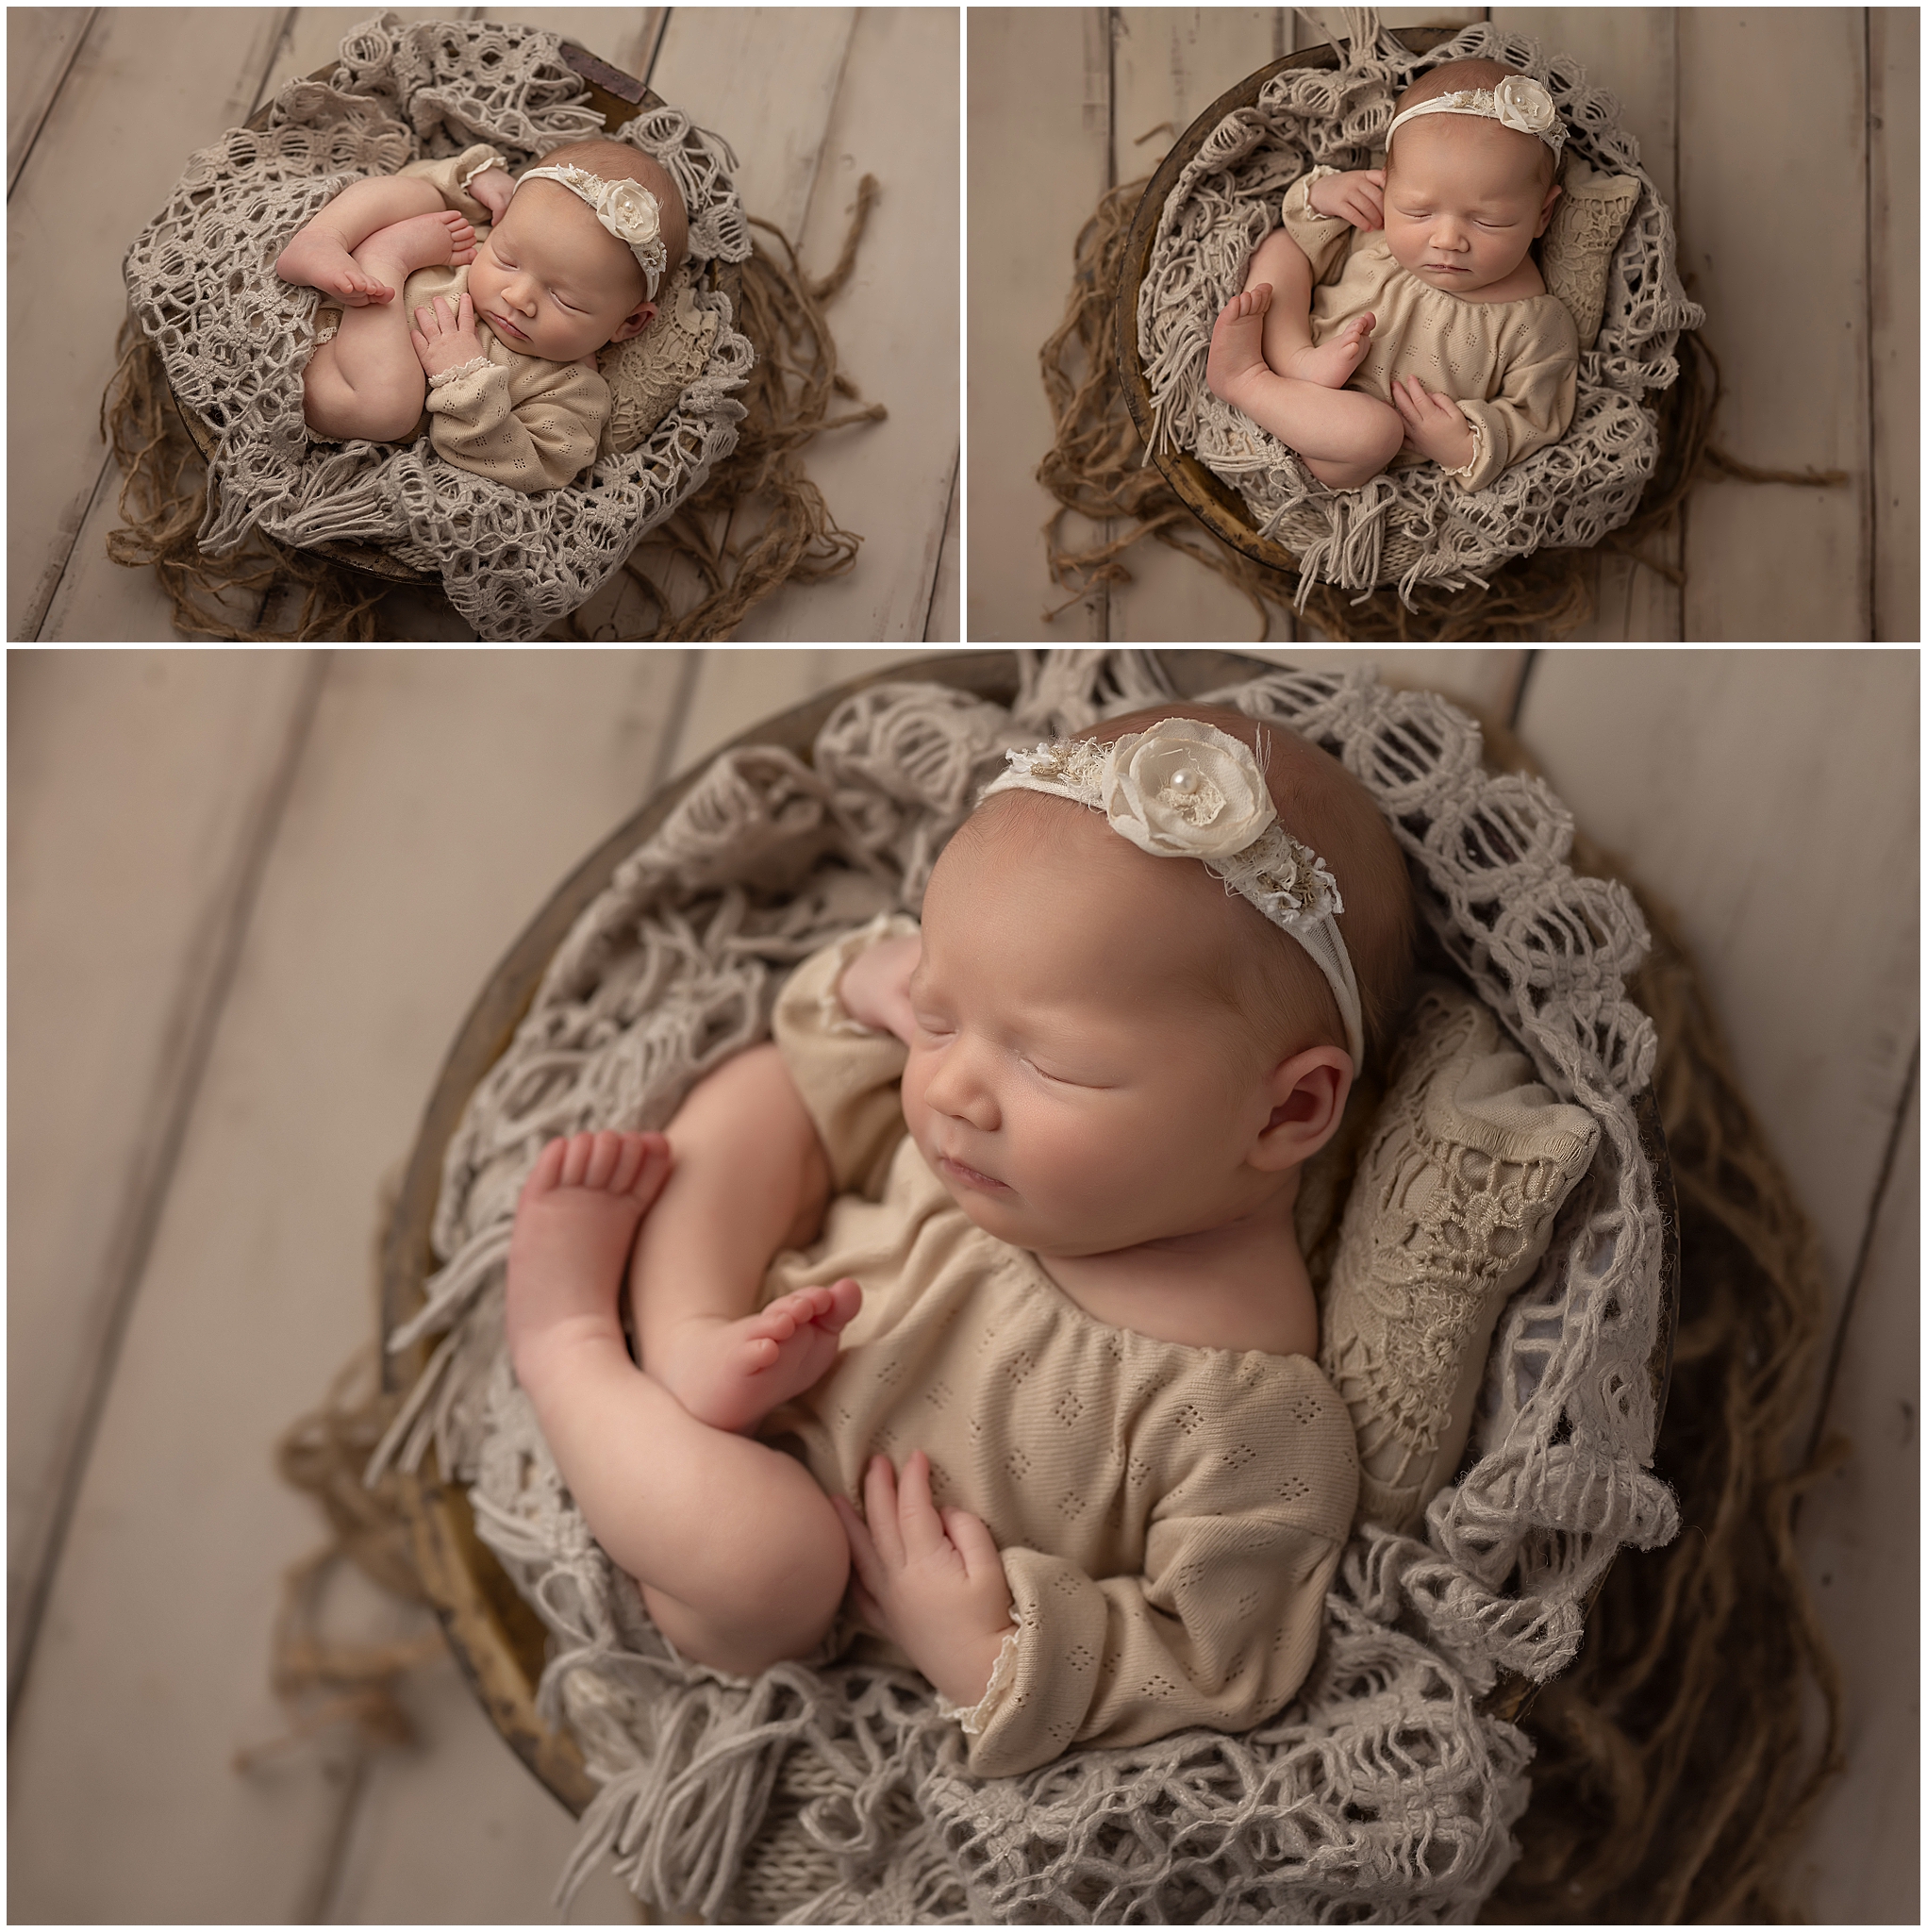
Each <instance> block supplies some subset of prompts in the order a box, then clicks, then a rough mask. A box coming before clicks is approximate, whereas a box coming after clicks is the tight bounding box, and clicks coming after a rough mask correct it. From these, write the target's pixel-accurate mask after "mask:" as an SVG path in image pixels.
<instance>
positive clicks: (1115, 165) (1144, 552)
mask: <svg viewBox="0 0 1927 1932" xmlns="http://www.w3.org/2000/svg"><path fill="white" fill-rule="evenodd" d="M1114 20H1115V27H1114V30H1113V33H1112V37H1111V89H1112V100H1113V102H1114V104H1115V106H1114V110H1113V112H1112V115H1111V123H1112V129H1113V134H1112V142H1111V153H1112V174H1113V178H1114V179H1116V180H1119V181H1129V180H1132V179H1134V178H1136V177H1137V176H1138V175H1146V174H1149V173H1150V172H1151V171H1152V170H1154V169H1155V167H1156V166H1157V164H1158V162H1159V161H1160V160H1161V159H1162V158H1164V156H1165V154H1166V153H1167V152H1168V151H1169V150H1170V149H1171V146H1173V145H1174V144H1175V142H1177V141H1178V139H1179V138H1180V137H1181V136H1182V135H1183V134H1184V133H1185V131H1186V129H1187V128H1188V127H1189V126H1190V125H1191V123H1192V122H1193V121H1195V120H1196V119H1197V118H1198V116H1199V115H1200V114H1202V113H1203V112H1204V110H1205V108H1208V107H1210V105H1211V104H1212V102H1213V101H1215V100H1216V99H1217V98H1218V97H1219V95H1220V94H1221V93H1223V92H1225V91H1226V90H1227V89H1228V88H1232V87H1236V86H1237V85H1238V82H1239V81H1240V80H1242V79H1243V78H1244V77H1245V75H1248V74H1251V73H1253V72H1254V70H1255V69H1257V68H1260V67H1262V66H1264V65H1265V64H1266V63H1267V62H1268V61H1270V60H1271V59H1273V58H1276V56H1275V54H1274V52H1273V48H1274V46H1275V44H1276V42H1277V41H1278V38H1279V34H1280V30H1281V22H1280V17H1279V13H1278V9H1277V8H1272V7H1183V8H1178V7H1142V8H1139V7H1129V8H1118V9H1117V10H1116V13H1115V15H1114ZM1146 135H1149V136H1150V139H1149V140H1145V139H1143V137H1145V136H1146ZM1183 535H1184V541H1186V542H1188V543H1193V544H1196V545H1197V546H1198V547H1199V548H1200V549H1208V548H1209V547H1210V546H1211V541H1212V540H1211V537H1210V534H1209V532H1208V531H1207V530H1206V529H1205V527H1204V525H1203V524H1202V523H1197V522H1192V523H1190V524H1189V525H1188V527H1187V528H1186V529H1185V530H1184V532H1183ZM1121 562H1122V563H1123V565H1124V567H1125V568H1126V569H1127V570H1128V571H1129V572H1130V573H1131V577H1130V581H1129V582H1128V583H1121V584H1114V585H1112V587H1111V591H1110V598H1109V629H1108V632H1107V635H1108V636H1109V637H1110V639H1111V640H1112V641H1114V642H1120V643H1122V642H1142V643H1160V642H1164V641H1170V640H1176V639H1193V640H1197V641H1232V640H1240V641H1241V640H1244V639H1247V638H1257V637H1259V636H1260V635H1261V630H1260V619H1259V617H1258V613H1257V612H1256V611H1255V610H1254V609H1253V608H1252V605H1251V601H1250V600H1249V599H1248V598H1247V597H1246V596H1245V595H1244V593H1243V592H1242V591H1238V590H1236V589H1234V588H1233V587H1232V585H1230V584H1229V583H1227V582H1226V581H1225V579H1224V578H1222V577H1221V576H1220V575H1218V574H1217V573H1216V572H1215V571H1212V570H1209V569H1206V568H1205V567H1204V566H1203V565H1201V564H1198V563H1195V562H1193V561H1192V559H1191V558H1188V557H1182V556H1180V555H1179V554H1178V553H1177V552H1176V551H1174V550H1172V549H1171V547H1170V546H1169V545H1168V544H1164V543H1160V542H1158V541H1156V540H1155V539H1151V540H1149V541H1144V542H1140V543H1138V544H1137V545H1135V546H1134V547H1133V548H1132V549H1131V550H1129V551H1127V552H1126V553H1125V554H1124V556H1123V558H1121ZM1281 594H1283V595H1287V596H1288V594H1289V592H1288V591H1285V590H1284V589H1283V588H1282V585H1281ZM1290 635H1291V625H1290V620H1289V619H1288V618H1285V617H1283V616H1281V615H1278V614H1275V613H1274V614H1273V617H1272V619H1271V637H1272V639H1273V640H1274V641H1275V640H1276V639H1277V638H1278V637H1280V636H1283V637H1286V638H1288V637H1289V636H1290Z"/></svg>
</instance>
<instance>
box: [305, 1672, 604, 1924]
mask: <svg viewBox="0 0 1927 1932" xmlns="http://www.w3.org/2000/svg"><path fill="white" fill-rule="evenodd" d="M405 1702H406V1704H407V1710H408V1714H409V1716H410V1718H411V1719H412V1720H413V1721H414V1723H415V1725H416V1727H417V1732H418V1735H419V1737H420V1739H421V1747H420V1748H421V1752H422V1754H423V1755H422V1756H421V1757H417V1758H413V1759H412V1760H411V1757H404V1756H401V1755H398V1754H395V1753H391V1752H385V1753H383V1754H381V1755H380V1756H379V1757H376V1758H375V1759H374V1762H373V1764H372V1765H371V1766H370V1769H369V1781H368V1788H367V1791H366V1794H365V1797H364V1799H363V1802H362V1803H361V1804H360V1805H359V1806H358V1807H357V1810H356V1817H355V1825H354V1830H353V1832H352V1834H351V1836H350V1838H349V1840H348V1843H347V1845H346V1848H345V1853H344V1857H343V1858H342V1861H341V1870H340V1871H339V1873H338V1874H336V1877H335V1882H334V1885H333V1887H332V1891H331V1896H330V1898H329V1902H328V1903H329V1909H328V1914H327V1916H328V1919H329V1921H330V1922H331V1923H333V1924H349V1925H528V1924H537V1925H540V1924H551V1923H553V1922H554V1921H555V1919H556V1909H555V1907H554V1905H553V1904H552V1903H551V1900H552V1897H553V1894H554V1891H555V1888H556V1881H557V1879H558V1878H559V1877H560V1876H561V1874H562V1867H563V1865H564V1864H565V1863H566V1862H567V1861H568V1857H569V1854H570V1853H571V1851H572V1850H573V1848H574V1844H575V1821H574V1820H573V1818H572V1817H570V1815H569V1813H568V1811H567V1810H566V1809H565V1808H564V1807H562V1806H561V1805H560V1804H559V1803H557V1800H556V1799H554V1798H552V1797H551V1796H550V1795H549V1793H548V1792H547V1791H546V1790H543V1789H542V1787H541V1786H540V1784H538V1783H537V1781H536V1779H535V1778H534V1777H533V1776H532V1775H531V1774H530V1773H529V1771H528V1768H527V1767H526V1766H525V1765H524V1764H523V1761H522V1759H521V1758H519V1757H516V1755H515V1753H514V1752H513V1751H512V1750H511V1749H510V1748H509V1746H508V1745H507V1742H506V1741H505V1740H503V1739H502V1738H501V1737H500V1736H498V1735H497V1733H496V1732H495V1731H494V1730H493V1729H492V1728H491V1727H490V1724H489V1720H488V1719H487V1717H485V1716H484V1715H483V1713H482V1707H481V1705H480V1704H479V1702H478V1701H477V1700H476V1697H475V1693H474V1692H473V1690H471V1689H470V1687H469V1684H468V1681H467V1679H466V1678H464V1677H463V1676H462V1675H461V1674H460V1673H459V1672H458V1671H457V1668H456V1666H455V1664H454V1662H453V1661H452V1660H451V1661H449V1662H447V1663H443V1664H439V1665H437V1666H435V1667H434V1668H433V1669H432V1670H428V1671H424V1672H422V1673H419V1674H417V1675H416V1676H415V1677H414V1678H413V1679H412V1680H411V1681H410V1682H409V1683H408V1685H407V1690H406V1691H405ZM640 1916H641V1915H640V1912H639V1910H638V1909H637V1903H636V1897H635V1894H634V1893H633V1892H631V1891H630V1890H628V1888H627V1887H626V1886H624V1885H623V1883H622V1881H621V1880H620V1879H618V1878H617V1877H616V1875H615V1874H614V1873H613V1872H611V1871H610V1870H609V1869H608V1867H607V1866H606V1865H603V1866H601V1867H599V1868H598V1869H597V1870H596V1872H594V1873H593V1874H591V1875H590V1878H589V1879H588V1880H587V1881H586V1883H585V1884H584V1886H583V1888H582V1890H580V1891H579V1892H578V1893H577V1894H576V1895H575V1899H574V1901H573V1906H572V1907H571V1909H570V1912H569V1918H568V1922H567V1923H569V1924H572V1925H634V1924H637V1923H638V1922H639V1920H640Z"/></svg>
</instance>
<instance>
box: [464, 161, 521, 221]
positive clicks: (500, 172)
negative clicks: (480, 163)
mask: <svg viewBox="0 0 1927 1932" xmlns="http://www.w3.org/2000/svg"><path fill="white" fill-rule="evenodd" d="M469 192H470V193H471V194H472V195H473V196H474V198H475V199H476V200H477V201H479V202H480V203H481V204H482V206H483V207H484V208H487V209H488V210H489V221H490V225H493V224H494V223H496V222H499V221H500V220H501V219H502V217H503V215H504V214H505V213H507V208H508V203H509V200H510V199H511V197H512V196H513V195H514V193H515V183H514V182H513V181H511V180H510V179H509V178H508V170H507V168H504V167H499V166H498V167H493V168H484V169H483V170H482V172H481V173H480V174H479V175H475V176H474V178H473V180H471V181H470V183H469Z"/></svg>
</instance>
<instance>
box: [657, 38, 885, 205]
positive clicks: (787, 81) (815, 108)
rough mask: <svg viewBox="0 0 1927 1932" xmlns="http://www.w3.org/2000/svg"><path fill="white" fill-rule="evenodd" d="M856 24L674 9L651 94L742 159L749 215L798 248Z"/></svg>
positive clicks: (740, 178) (740, 180) (740, 173)
mask: <svg viewBox="0 0 1927 1932" xmlns="http://www.w3.org/2000/svg"><path fill="white" fill-rule="evenodd" d="M855 25H856V9H855V8H848V7H743V8H707V7H678V8H673V10H672V11H671V14H670V18H669V26H668V28H667V30H666V31H665V32H664V34H663V37H662V46H661V49H660V51H659V52H658V53H657V54H656V67H655V72H654V74H653V75H652V76H651V79H650V85H651V86H652V87H654V88H655V90H656V92H657V93H659V94H660V95H661V96H662V97H663V99H664V100H666V101H668V102H669V103H670V105H671V106H672V107H676V108H682V109H683V110H684V111H685V112H686V113H688V114H689V116H690V118H691V119H693V120H694V121H696V122H697V123H698V124H699V125H702V126H704V127H709V128H713V129H714V130H715V131H716V132H717V133H718V134H720V135H722V136H723V139H724V140H725V141H726V142H728V143H729V144H730V146H731V147H732V148H734V149H735V150H736V156H737V159H738V160H739V162H740V164H741V165H740V167H739V169H738V171H737V176H736V179H737V185H738V187H739V188H740V189H741V191H742V199H743V206H744V207H745V208H747V209H748V210H749V212H750V213H751V214H753V215H755V216H756V217H757V218H758V219H760V220H762V221H766V222H773V223H774V224H775V225H776V226H777V227H779V228H781V229H782V230H783V232H784V233H785V234H786V235H788V236H789V238H790V239H791V240H792V241H793V240H795V239H796V237H797V236H798V235H800V234H801V233H802V232H803V225H804V222H805V220H806V218H807V216H808V213H809V198H810V193H811V192H812V190H813V189H814V188H815V186H816V178H817V167H818V162H819V159H820V158H821V156H822V147H823V137H824V133H825V131H826V130H827V128H828V127H829V125H830V116H831V114H832V112H833V111H834V109H835V107H836V100H837V90H838V86H839V82H840V79H841V76H842V72H843V61H844V58H845V57H846V55H847V53H848V51H849V46H850V38H851V34H852V32H853V30H854V28H855Z"/></svg>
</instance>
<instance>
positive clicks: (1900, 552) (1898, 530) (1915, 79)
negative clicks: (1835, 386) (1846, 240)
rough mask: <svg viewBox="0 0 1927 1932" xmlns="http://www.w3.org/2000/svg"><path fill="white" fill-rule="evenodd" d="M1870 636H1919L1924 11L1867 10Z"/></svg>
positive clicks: (1901, 639)
mask: <svg viewBox="0 0 1927 1932" xmlns="http://www.w3.org/2000/svg"><path fill="white" fill-rule="evenodd" d="M1867 33H1868V53H1869V62H1868V92H1869V98H1868V110H1867V111H1868V126H1869V143H1870V152H1869V161H1870V164H1871V167H1872V180H1871V183H1870V186H1871V189H1872V196H1871V206H1872V220H1873V231H1872V234H1871V236H1870V238H1869V240H1870V242H1871V246H1870V248H1869V263H1870V268H1871V274H1872V287H1871V291H1870V299H1871V329H1872V341H1871V343H1870V344H1869V348H1870V353H1871V355H1872V358H1873V409H1872V425H1873V484H1872V492H1871V493H1872V503H1873V632H1872V635H1873V636H1874V637H1876V638H1881V639H1891V640H1894V641H1899V642H1913V641H1918V639H1919V636H1920V10H1919V8H1916V7H1870V8H1868V9H1867Z"/></svg>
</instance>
